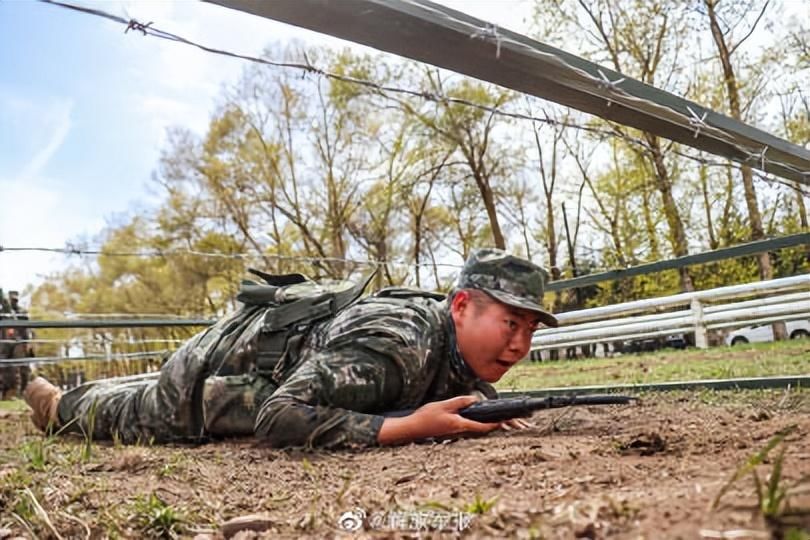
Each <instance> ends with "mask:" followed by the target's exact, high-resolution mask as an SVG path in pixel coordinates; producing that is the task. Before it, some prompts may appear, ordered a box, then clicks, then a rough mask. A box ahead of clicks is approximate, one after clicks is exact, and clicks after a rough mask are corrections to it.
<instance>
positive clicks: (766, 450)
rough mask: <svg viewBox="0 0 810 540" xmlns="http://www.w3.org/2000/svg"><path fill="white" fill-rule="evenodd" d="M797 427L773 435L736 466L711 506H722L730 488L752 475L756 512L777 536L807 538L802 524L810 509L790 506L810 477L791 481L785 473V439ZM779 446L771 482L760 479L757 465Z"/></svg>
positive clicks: (769, 478) (809, 480)
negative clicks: (793, 497)
mask: <svg viewBox="0 0 810 540" xmlns="http://www.w3.org/2000/svg"><path fill="white" fill-rule="evenodd" d="M796 429H797V426H796V425H792V426H790V427H788V428H786V429H783V430H782V431H780V432H779V433H777V434H776V435H774V436H773V437H772V438H771V439H770V440H769V441H768V442H767V443H766V444H765V446H764V447H763V448H762V449H761V450H760V451H758V452H757V453H755V454H753V455H752V456H750V457H749V458H748V459H747V460H746V461H745V463H743V464H742V465H741V466H740V467H738V468H737V470H736V471H734V473H733V474H732V475H731V478H729V480H728V481H727V482H726V483H725V484H724V485H723V487H722V488H721V489H720V491H719V492H718V494H717V496H716V497H715V499H714V501H713V502H712V509H716V508H717V507H718V506H719V505H720V500H721V499H722V497H723V496H724V495H725V494H726V493H727V492H728V490H729V489H731V487H732V486H733V485H734V484H735V483H736V482H737V481H739V480H741V479H742V478H745V477H746V476H751V477H752V478H753V481H754V489H755V492H756V496H757V506H756V508H757V511H758V512H759V514H760V515H762V517H763V518H764V520H765V523H767V524H768V526H769V527H770V528H771V530H772V532H773V534H774V538H794V539H797V540H798V539H803V538H807V537H808V534H810V530H807V529H806V528H805V527H804V526H803V523H804V522H806V520H807V518H808V517H810V508H804V509H802V508H794V507H792V506H791V497H792V496H794V495H795V494H798V493H801V492H804V491H807V489H808V487H810V476H805V477H803V478H800V479H799V480H798V481H795V482H788V481H786V480H785V479H784V477H783V476H782V472H783V466H784V459H785V439H786V438H787V437H788V436H789V435H790V434H791V433H793V432H794V431H796ZM777 447H779V454H778V455H777V456H776V457H775V458H774V459H773V464H772V466H771V473H770V475H769V476H768V481H767V482H765V483H763V482H762V480H760V477H759V474H758V473H757V470H756V467H757V466H758V465H761V464H763V463H764V462H765V461H766V460H767V459H768V456H769V454H770V453H771V451H773V450H774V449H775V448H777Z"/></svg>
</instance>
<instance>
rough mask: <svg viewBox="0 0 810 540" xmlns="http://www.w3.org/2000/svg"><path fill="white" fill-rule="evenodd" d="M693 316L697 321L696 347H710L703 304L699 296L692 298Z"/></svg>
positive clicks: (695, 321)
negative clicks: (704, 320)
mask: <svg viewBox="0 0 810 540" xmlns="http://www.w3.org/2000/svg"><path fill="white" fill-rule="evenodd" d="M691 307H692V318H693V319H694V323H695V347H697V348H698V349H708V348H709V338H708V335H707V333H706V324H705V323H704V322H703V304H701V303H700V300H698V299H697V298H692V303H691Z"/></svg>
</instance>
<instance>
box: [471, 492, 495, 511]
mask: <svg viewBox="0 0 810 540" xmlns="http://www.w3.org/2000/svg"><path fill="white" fill-rule="evenodd" d="M497 501H498V497H493V498H491V499H484V498H483V497H481V494H480V493H476V494H475V498H474V499H473V500H472V501H470V502H469V503H467V504H465V505H464V507H463V510H464V511H465V512H467V513H470V514H479V515H480V514H485V513H487V512H489V511H490V510H491V509H492V507H493V506H495V503H496V502H497Z"/></svg>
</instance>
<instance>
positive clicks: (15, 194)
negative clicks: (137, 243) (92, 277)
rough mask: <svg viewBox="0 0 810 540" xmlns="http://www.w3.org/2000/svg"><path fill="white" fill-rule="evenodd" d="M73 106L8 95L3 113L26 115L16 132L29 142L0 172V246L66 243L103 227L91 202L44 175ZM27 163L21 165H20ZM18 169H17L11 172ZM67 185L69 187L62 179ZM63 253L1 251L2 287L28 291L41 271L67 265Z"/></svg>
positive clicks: (57, 100)
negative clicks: (0, 201)
mask: <svg viewBox="0 0 810 540" xmlns="http://www.w3.org/2000/svg"><path fill="white" fill-rule="evenodd" d="M72 110H73V104H72V102H71V101H69V100H67V99H63V98H55V99H51V100H47V101H41V100H40V101H37V102H33V101H30V100H27V99H25V98H24V97H21V96H11V97H10V96H6V95H4V96H3V99H2V100H0V112H2V114H3V116H5V117H9V118H12V119H13V118H14V117H15V116H18V115H20V114H24V115H25V117H26V119H27V120H28V129H25V130H15V133H18V134H19V136H20V137H21V138H24V139H25V140H24V141H22V142H23V143H24V144H21V145H20V150H21V151H22V153H23V154H22V155H19V156H15V158H16V159H15V160H14V161H13V162H10V163H8V164H7V165H6V167H7V170H4V171H0V193H1V194H2V199H3V205H2V208H0V245H2V246H4V247H54V246H62V245H64V244H65V242H66V240H67V239H68V238H71V237H74V236H76V235H79V234H83V233H89V232H92V231H98V230H99V229H100V228H101V226H103V221H102V220H101V219H100V217H98V216H96V215H94V214H93V213H92V212H90V211H88V210H89V208H87V207H89V206H91V205H92V202H89V201H88V203H87V204H86V206H87V207H83V206H85V205H84V204H76V201H75V197H73V196H71V195H70V194H66V193H65V192H64V190H63V189H59V188H51V187H48V186H51V185H57V184H56V183H55V182H52V180H51V179H49V178H47V177H46V176H45V170H46V168H47V167H48V163H49V162H50V160H51V158H52V157H53V156H54V155H55V154H56V152H58V150H59V149H60V148H61V147H62V145H63V143H64V142H65V140H66V138H67V137H68V134H69V133H70V127H71V113H72ZM20 163H21V164H22V165H21V166H19V165H18V164H20ZM12 168H16V169H18V170H16V171H14V170H11V169H12ZM61 185H62V186H68V185H70V184H69V183H68V182H63V183H62V184H61ZM64 264H65V261H64V259H63V257H60V256H56V257H55V256H54V255H53V254H49V253H38V252H18V251H3V252H0V287H3V288H4V289H6V290H9V289H23V288H24V287H25V285H27V284H29V283H34V282H36V281H39V279H38V275H43V274H46V273H48V272H50V271H52V270H56V269H59V268H62V267H63V266H64Z"/></svg>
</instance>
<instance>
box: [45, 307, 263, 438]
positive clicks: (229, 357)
mask: <svg viewBox="0 0 810 540" xmlns="http://www.w3.org/2000/svg"><path fill="white" fill-rule="evenodd" d="M260 315H261V314H260V313H258V312H256V311H253V312H239V313H237V314H235V315H232V316H231V317H228V318H226V319H224V320H222V321H220V322H218V323H217V324H216V325H214V326H212V327H211V328H209V329H207V330H206V331H204V332H201V333H200V334H197V335H196V336H194V337H193V338H191V339H190V340H189V341H187V342H186V343H185V344H184V345H183V346H182V347H180V348H179V349H178V350H177V351H175V352H174V353H173V354H172V356H171V358H169V360H168V361H167V362H166V363H165V364H164V365H163V367H162V368H161V370H160V373H159V374H158V375H157V377H155V376H154V375H147V376H134V377H125V378H120V379H106V380H102V381H95V382H90V383H87V384H84V385H82V386H80V387H78V388H75V389H73V390H70V391H68V392H66V393H65V394H64V395H63V396H62V399H61V400H60V402H59V410H58V413H59V424H60V426H62V428H61V429H62V432H74V433H81V434H84V435H85V436H87V435H89V434H92V438H93V439H94V440H117V441H120V442H121V443H123V444H137V443H152V442H154V443H169V442H183V443H189V442H191V443H193V442H204V441H205V440H207V439H208V438H211V437H233V436H245V435H251V434H252V433H253V424H254V421H255V418H256V414H257V412H258V410H259V408H260V407H261V404H262V403H263V402H264V400H265V399H266V398H267V397H269V396H270V394H272V393H273V392H274V391H275V389H276V385H275V384H274V383H272V382H271V381H270V379H268V378H266V377H263V376H260V375H257V374H255V373H247V371H248V365H249V364H250V360H251V358H250V357H251V354H250V351H254V353H255V350H256V347H255V343H253V346H252V347H251V346H247V345H249V344H250V343H251V340H255V339H256V335H257V334H258V331H252V330H256V329H257V328H258V327H259V326H260V323H261V320H260ZM254 356H255V354H254ZM223 373H224V374H227V376H220V374H223Z"/></svg>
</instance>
